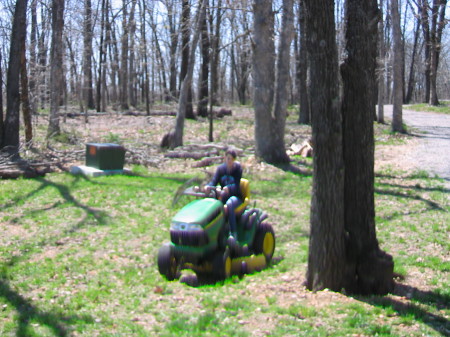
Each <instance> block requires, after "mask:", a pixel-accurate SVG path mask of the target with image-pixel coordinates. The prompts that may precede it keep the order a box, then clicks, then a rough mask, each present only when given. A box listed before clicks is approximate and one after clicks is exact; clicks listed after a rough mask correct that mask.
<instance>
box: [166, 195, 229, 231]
mask: <svg viewBox="0 0 450 337" xmlns="http://www.w3.org/2000/svg"><path fill="white" fill-rule="evenodd" d="M222 209H223V204H222V202H221V201H219V200H216V199H212V198H206V199H199V200H195V201H192V202H191V203H189V204H187V205H186V206H184V207H183V208H182V209H181V210H180V211H179V212H178V213H177V214H176V215H175V216H174V217H173V219H172V222H180V223H187V224H193V223H195V224H199V225H206V224H208V223H209V222H210V221H211V220H212V218H215V217H216V216H218V215H219V213H220V212H221V210H222Z"/></svg>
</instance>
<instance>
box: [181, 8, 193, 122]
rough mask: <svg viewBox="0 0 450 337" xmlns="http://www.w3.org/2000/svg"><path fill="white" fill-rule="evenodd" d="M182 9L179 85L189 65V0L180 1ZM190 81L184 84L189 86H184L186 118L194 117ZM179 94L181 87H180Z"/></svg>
mask: <svg viewBox="0 0 450 337" xmlns="http://www.w3.org/2000/svg"><path fill="white" fill-rule="evenodd" d="M181 6H182V10H181V41H182V42H181V70H180V87H181V85H183V81H184V79H185V77H186V76H187V73H188V68H189V66H190V63H189V62H190V50H189V48H190V45H189V41H190V39H191V32H190V28H191V26H190V16H191V5H190V4H189V0H183V1H182V2H181ZM190 82H191V81H187V82H186V84H189V86H188V87H187V88H186V90H187V102H186V111H185V113H184V115H185V117H186V118H189V119H195V116H194V109H193V107H192V85H191V83H190ZM180 95H181V89H180Z"/></svg>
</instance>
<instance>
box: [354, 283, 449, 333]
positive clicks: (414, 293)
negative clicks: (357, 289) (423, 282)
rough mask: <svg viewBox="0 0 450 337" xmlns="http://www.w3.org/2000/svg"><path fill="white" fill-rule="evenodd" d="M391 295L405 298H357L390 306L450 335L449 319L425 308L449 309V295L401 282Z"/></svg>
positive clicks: (400, 314)
mask: <svg viewBox="0 0 450 337" xmlns="http://www.w3.org/2000/svg"><path fill="white" fill-rule="evenodd" d="M393 295H396V296H399V297H401V298H403V299H406V300H401V299H397V298H393V297H388V296H384V297H379V296H373V297H360V298H357V299H358V300H361V301H363V302H366V303H369V304H371V305H374V306H378V307H382V308H383V309H386V308H390V309H392V310H393V311H394V312H396V313H397V314H398V315H399V316H401V317H405V318H413V319H414V320H417V321H420V322H423V323H424V324H426V325H428V326H430V327H431V328H432V329H434V330H435V331H437V332H438V333H440V334H442V335H443V336H450V321H449V320H448V319H447V318H446V317H444V315H442V316H441V315H439V314H436V313H432V312H430V310H428V309H427V306H431V307H434V308H435V309H436V311H441V310H448V309H450V296H448V295H443V294H438V293H435V292H432V291H423V290H420V289H418V288H415V287H412V286H409V285H406V284H403V283H396V285H395V289H394V292H393Z"/></svg>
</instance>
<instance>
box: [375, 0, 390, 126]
mask: <svg viewBox="0 0 450 337" xmlns="http://www.w3.org/2000/svg"><path fill="white" fill-rule="evenodd" d="M388 1H389V0H388ZM380 8H381V15H380V22H379V23H378V41H379V51H380V53H379V60H378V76H377V78H378V115H377V121H378V123H382V124H384V101H385V86H384V83H385V82H384V75H385V71H386V67H385V64H386V44H385V41H384V20H383V0H380Z"/></svg>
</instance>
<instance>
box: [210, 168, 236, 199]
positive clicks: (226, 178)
mask: <svg viewBox="0 0 450 337" xmlns="http://www.w3.org/2000/svg"><path fill="white" fill-rule="evenodd" d="M241 177H242V166H241V164H240V163H239V162H234V163H233V167H232V169H231V171H228V168H227V164H225V163H223V164H221V165H220V166H219V167H218V168H217V170H216V173H215V174H214V177H213V178H212V180H211V181H210V183H209V184H208V185H209V186H216V185H217V184H220V187H222V189H223V188H224V187H228V189H229V191H230V196H236V197H238V198H239V199H242V196H241V188H240V186H241Z"/></svg>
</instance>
